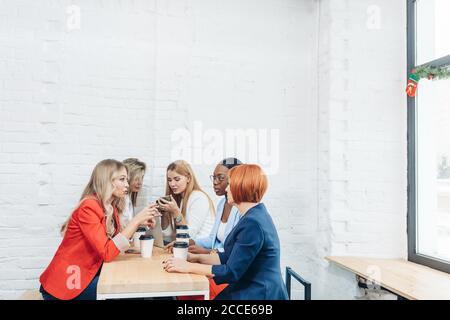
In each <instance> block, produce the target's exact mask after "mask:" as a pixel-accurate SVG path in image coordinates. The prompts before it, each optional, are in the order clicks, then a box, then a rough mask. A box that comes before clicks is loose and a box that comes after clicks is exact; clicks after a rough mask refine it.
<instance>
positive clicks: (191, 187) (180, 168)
mask: <svg viewBox="0 0 450 320" xmlns="http://www.w3.org/2000/svg"><path fill="white" fill-rule="evenodd" d="M169 171H175V172H177V173H178V174H181V175H182V176H185V177H187V178H189V179H190V181H189V182H188V184H187V186H186V190H185V191H184V197H183V198H181V194H178V195H176V194H174V193H173V192H172V189H170V187H169V182H168V181H167V179H166V196H168V195H171V196H172V197H173V198H174V199H175V201H176V202H177V204H178V205H180V203H181V200H183V205H182V206H181V214H182V215H183V217H184V218H186V207H187V203H188V201H189V197H190V196H191V193H192V191H200V192H203V193H204V194H205V195H206V197H207V198H208V201H209V209H210V211H211V213H212V214H214V211H215V210H214V203H213V202H212V200H211V198H210V196H209V195H208V194H207V193H206V192H205V191H203V190H202V188H201V187H200V185H199V184H198V182H197V179H196V178H195V175H194V171H193V170H192V167H191V166H190V165H189V163H187V162H186V161H184V160H177V161H174V162H172V163H171V164H169V166H168V167H167V170H166V175H167V172H169Z"/></svg>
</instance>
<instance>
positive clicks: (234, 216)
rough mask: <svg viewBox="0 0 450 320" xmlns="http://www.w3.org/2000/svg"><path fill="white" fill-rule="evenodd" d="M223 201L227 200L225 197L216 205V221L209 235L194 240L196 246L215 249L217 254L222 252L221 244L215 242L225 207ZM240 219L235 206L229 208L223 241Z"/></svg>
mask: <svg viewBox="0 0 450 320" xmlns="http://www.w3.org/2000/svg"><path fill="white" fill-rule="evenodd" d="M225 201H227V200H226V198H225V197H223V199H221V200H220V201H219V203H218V204H217V209H216V220H215V222H214V226H213V228H212V230H211V233H210V234H209V236H208V237H207V238H201V239H194V240H195V244H196V245H199V246H201V247H203V248H206V249H217V250H218V251H219V252H223V243H222V242H220V241H219V240H217V232H218V231H219V226H220V223H221V220H222V213H223V207H224V206H225ZM240 218H241V215H240V213H239V210H238V209H237V208H236V207H235V206H233V207H232V208H231V212H230V216H229V217H228V221H227V225H226V227H225V239H227V237H228V235H229V234H230V232H231V230H233V228H234V227H235V226H236V224H237V223H238V222H239V219H240Z"/></svg>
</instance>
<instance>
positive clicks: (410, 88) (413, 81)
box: [406, 73, 419, 98]
mask: <svg viewBox="0 0 450 320" xmlns="http://www.w3.org/2000/svg"><path fill="white" fill-rule="evenodd" d="M418 83H419V78H418V77H417V75H415V74H414V73H411V74H410V75H409V79H408V85H407V86H406V94H407V95H408V96H409V97H411V98H413V97H415V96H416V91H417V85H418Z"/></svg>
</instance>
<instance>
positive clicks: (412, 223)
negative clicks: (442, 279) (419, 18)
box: [406, 0, 450, 273]
mask: <svg viewBox="0 0 450 320" xmlns="http://www.w3.org/2000/svg"><path fill="white" fill-rule="evenodd" d="M406 1H407V71H406V72H407V75H406V76H407V77H408V76H409V73H410V72H411V70H412V69H413V68H415V67H418V66H416V64H415V63H416V6H415V5H416V0H406ZM447 65H450V55H447V56H445V57H442V58H439V59H436V60H432V61H429V62H426V63H424V64H422V65H421V66H433V67H441V66H447ZM407 107H408V111H407V117H408V119H407V141H408V142H407V145H408V150H407V152H408V191H407V192H408V212H407V228H408V229H407V234H408V260H409V261H411V262H415V263H418V264H421V265H425V266H427V267H431V268H433V269H436V270H440V271H444V272H447V273H450V263H449V262H447V261H445V260H441V259H438V258H436V257H431V256H427V255H424V254H420V253H418V252H417V206H416V203H417V188H416V181H417V176H416V169H417V168H416V158H417V157H416V151H417V150H416V124H417V123H416V118H417V115H416V98H415V97H413V98H411V97H407Z"/></svg>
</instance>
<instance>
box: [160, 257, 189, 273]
mask: <svg viewBox="0 0 450 320" xmlns="http://www.w3.org/2000/svg"><path fill="white" fill-rule="evenodd" d="M190 266H191V263H190V262H188V261H186V260H183V259H178V258H169V259H167V260H164V261H163V269H164V271H167V272H171V273H172V272H179V273H189V272H190V270H191V268H190Z"/></svg>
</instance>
